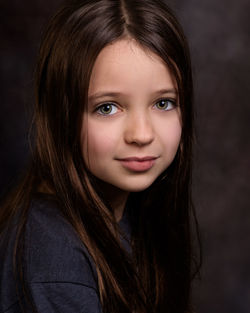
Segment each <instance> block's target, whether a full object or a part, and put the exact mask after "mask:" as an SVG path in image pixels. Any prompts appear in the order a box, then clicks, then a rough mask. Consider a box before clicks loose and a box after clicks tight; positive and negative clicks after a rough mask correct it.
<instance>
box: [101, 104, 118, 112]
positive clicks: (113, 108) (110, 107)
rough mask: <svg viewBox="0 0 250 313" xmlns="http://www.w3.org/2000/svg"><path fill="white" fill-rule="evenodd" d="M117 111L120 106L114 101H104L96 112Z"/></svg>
mask: <svg viewBox="0 0 250 313" xmlns="http://www.w3.org/2000/svg"><path fill="white" fill-rule="evenodd" d="M117 111H118V108H117V106H116V105H114V104H113V103H104V104H102V105H100V106H99V107H98V108H97V109H96V112H97V113H99V114H101V115H113V114H115V113H116V112H117Z"/></svg>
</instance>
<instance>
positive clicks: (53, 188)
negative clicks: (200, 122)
mask: <svg viewBox="0 0 250 313" xmlns="http://www.w3.org/2000/svg"><path fill="white" fill-rule="evenodd" d="M34 121H35V145H34V152H33V160H32V164H31V167H30V169H29V171H28V172H27V175H26V177H25V179H24V180H23V181H22V183H21V184H20V185H19V186H18V188H17V189H16V190H15V192H14V193H12V194H11V195H10V196H9V197H8V199H7V200H6V201H5V203H4V205H3V206H2V209H1V217H0V231H1V251H0V252H1V264H0V273H1V274H0V275H1V276H0V283H1V295H0V303H1V304H0V311H1V312H22V311H23V312H41V313H43V312H44V313H45V312H46V313H48V312H51V313H52V312H61V313H66V312H71V313H73V312H77V313H79V312H86V313H92V312H93V313H94V312H95V313H97V312H98V313H99V312H108V313H117V312H130V313H131V312H136V313H145V312H150V313H152V312H157V313H160V312H164V313H165V312H171V313H175V312H176V313H177V312H178V313H184V312H191V311H192V309H191V303H190V285H191V280H192V278H193V276H194V273H195V272H196V271H197V266H196V265H195V264H196V263H195V262H194V254H193V250H192V245H191V239H192V238H191V229H190V222H191V217H192V216H194V214H193V208H192V201H191V161H192V137H193V110H192V75H191V66H190V59H189V52H188V47H187V43H186V40H185V37H184V35H183V32H182V30H181V27H180V26H179V24H178V22H177V21H176V18H175V17H174V15H173V14H172V13H171V11H170V10H169V8H168V7H167V6H166V5H165V4H164V3H163V2H161V1H159V0H143V1H137V0H78V1H71V2H69V3H67V4H65V5H64V6H63V7H62V8H61V9H60V11H59V12H58V13H57V14H56V15H55V16H54V18H53V19H52V20H51V22H50V24H49V26H48V29H47V31H46V33H45V35H44V38H43V41H42V45H41V48H40V53H39V58H38V64H37V72H36V105H35V116H34ZM194 220H195V219H194ZM195 225H196V224H195Z"/></svg>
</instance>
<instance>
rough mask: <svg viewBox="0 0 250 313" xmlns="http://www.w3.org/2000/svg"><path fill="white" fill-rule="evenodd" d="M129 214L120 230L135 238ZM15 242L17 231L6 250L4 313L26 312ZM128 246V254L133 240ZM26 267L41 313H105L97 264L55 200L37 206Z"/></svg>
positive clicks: (1, 255)
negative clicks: (15, 264) (17, 279)
mask: <svg viewBox="0 0 250 313" xmlns="http://www.w3.org/2000/svg"><path fill="white" fill-rule="evenodd" d="M125 215H126V214H124V216H123V218H122V220H121V221H120V223H119V225H120V227H121V228H122V230H123V231H124V233H125V234H127V235H128V237H129V224H128V221H127V218H126V216H125ZM14 238H15V232H14V230H13V233H12V234H10V240H9V243H8V246H7V247H4V245H3V244H2V245H1V246H0V313H5V312H6V313H7V312H8V313H21V309H20V305H19V301H18V298H17V295H16V287H15V280H14V277H13V270H12V258H13V254H12V250H13V244H14ZM123 244H124V246H125V248H126V249H127V250H128V249H129V248H130V247H129V244H128V242H127V241H124V240H123ZM24 265H25V272H26V279H27V284H28V287H29V290H30V292H31V297H32V300H33V302H34V304H35V307H36V309H37V311H38V312H39V313H54V312H60V313H101V312H102V309H101V305H100V299H99V295H98V284H97V273H96V269H95V266H94V262H93V260H92V258H91V256H90V255H89V253H88V251H87V249H86V248H85V246H84V245H83V244H82V242H81V241H80V239H79V238H78V237H77V235H76V233H75V231H74V230H73V228H72V226H71V225H70V224H69V223H68V222H67V221H66V220H65V219H64V218H63V216H62V215H61V214H60V211H59V210H58V208H57V204H56V202H55V201H53V200H52V199H50V198H49V197H40V198H39V199H36V200H35V201H33V204H32V205H31V208H30V212H29V217H28V222H27V226H26V234H25V258H24ZM25 312H28V311H27V310H26V311H25Z"/></svg>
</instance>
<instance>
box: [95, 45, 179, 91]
mask: <svg viewBox="0 0 250 313" xmlns="http://www.w3.org/2000/svg"><path fill="white" fill-rule="evenodd" d="M174 87H175V82H174V79H173V77H172V75H171V73H170V71H169V69H168V67H167V65H166V64H165V63H164V61H163V60H162V59H161V58H160V57H159V56H158V55H156V54H155V53H153V52H151V51H149V50H148V49H146V48H143V47H142V46H141V45H139V44H138V43H137V42H136V41H135V40H134V39H121V40H119V41H116V42H114V43H112V44H110V45H108V46H106V47H105V48H104V49H103V50H102V51H101V52H100V54H99V55H98V57H97V59H96V62H95V64H94V67H93V70H92V74H91V78H90V85H89V94H92V93H95V92H97V91H98V92H99V91H106V90H107V89H109V90H112V91H121V90H123V91H124V92H128V93H133V92H140V91H143V92H144V93H145V92H153V91H154V90H155V89H156V88H157V89H164V88H174Z"/></svg>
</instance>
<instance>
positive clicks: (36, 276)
mask: <svg viewBox="0 0 250 313" xmlns="http://www.w3.org/2000/svg"><path fill="white" fill-rule="evenodd" d="M25 272H26V275H27V280H28V281H29V282H30V283H37V282H58V283H60V282H70V283H76V284H81V285H84V286H86V287H91V288H94V289H96V286H97V276H96V271H95V266H94V263H93V261H92V259H91V256H90V255H89V253H88V251H87V249H86V247H85V246H84V244H83V243H82V242H81V240H80V239H79V238H78V236H77V234H76V232H75V230H74V229H73V227H72V226H71V225H70V223H69V222H68V221H67V220H66V219H65V218H64V217H63V216H62V214H61V212H60V209H59V205H58V203H57V202H56V201H55V200H53V198H52V197H40V198H36V199H34V200H33V201H32V203H31V206H30V210H29V215H28V219H27V224H26V232H25Z"/></svg>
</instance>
